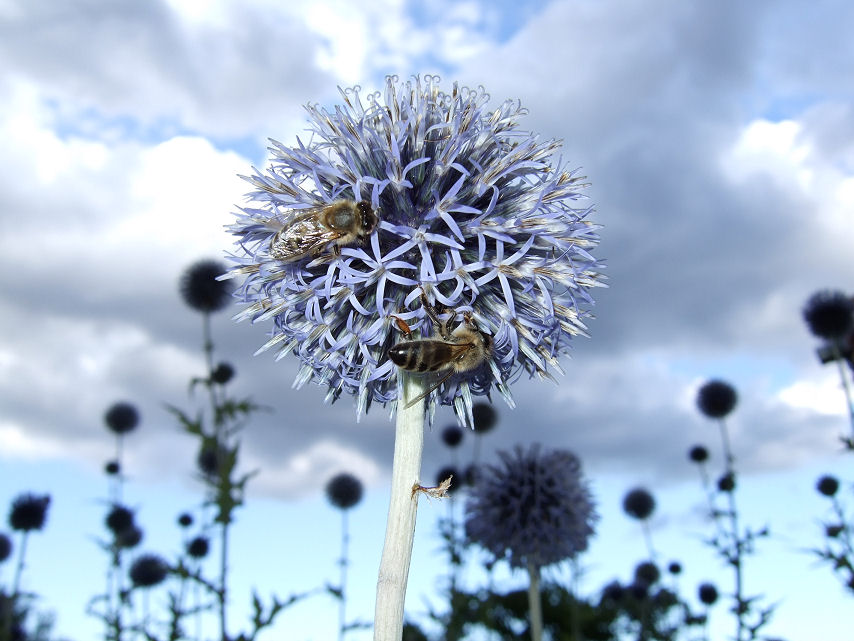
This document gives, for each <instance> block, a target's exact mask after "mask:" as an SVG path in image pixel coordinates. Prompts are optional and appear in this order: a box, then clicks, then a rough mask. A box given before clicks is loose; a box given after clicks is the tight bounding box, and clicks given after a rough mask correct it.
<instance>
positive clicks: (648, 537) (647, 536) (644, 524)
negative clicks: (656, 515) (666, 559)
mask: <svg viewBox="0 0 854 641" xmlns="http://www.w3.org/2000/svg"><path fill="white" fill-rule="evenodd" d="M641 530H643V540H644V541H645V542H646V550H647V552H648V553H649V560H650V561H655V557H656V554H655V548H654V547H653V545H652V528H651V527H650V525H649V518H645V519H643V520H642V521H641Z"/></svg>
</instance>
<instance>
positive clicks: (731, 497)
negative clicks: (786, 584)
mask: <svg viewBox="0 0 854 641" xmlns="http://www.w3.org/2000/svg"><path fill="white" fill-rule="evenodd" d="M718 423H719V425H720V428H721V440H722V441H723V447H724V455H725V456H726V471H727V474H731V475H732V478H733V482H735V470H734V469H733V467H734V463H735V457H734V456H733V454H732V448H731V447H730V441H729V433H728V431H727V428H726V423H725V422H724V420H723V419H722V418H721V419H720V420H719V422H718ZM725 494H726V495H727V501H728V504H729V510H728V514H727V516H728V517H729V525H730V537H731V538H730V543H731V545H732V547H731V548H730V550H729V563H730V565H732V568H733V573H734V575H735V576H734V579H735V607H736V610H735V615H736V635H735V638H736V641H741V639H742V635H743V634H744V632H743V631H744V614H745V611H744V610H745V605H746V604H745V602H744V596H743V589H744V577H743V575H742V567H741V557H742V542H741V533H740V531H739V524H738V509H737V508H736V504H735V488H733V489H731V490H729V491H728V492H725Z"/></svg>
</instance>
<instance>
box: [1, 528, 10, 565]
mask: <svg viewBox="0 0 854 641" xmlns="http://www.w3.org/2000/svg"><path fill="white" fill-rule="evenodd" d="M11 554H12V539H10V538H9V535H7V534H3V533H2V532H0V563H3V561H5V560H6V559H8V558H9V556H10V555H11Z"/></svg>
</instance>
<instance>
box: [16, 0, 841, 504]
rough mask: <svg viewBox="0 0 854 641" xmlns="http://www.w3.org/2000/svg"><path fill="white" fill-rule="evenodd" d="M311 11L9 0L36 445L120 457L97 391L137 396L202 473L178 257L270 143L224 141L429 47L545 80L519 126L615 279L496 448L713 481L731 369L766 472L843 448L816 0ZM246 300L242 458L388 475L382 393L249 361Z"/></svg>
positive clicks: (21, 271) (28, 428)
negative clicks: (548, 143) (817, 332)
mask: <svg viewBox="0 0 854 641" xmlns="http://www.w3.org/2000/svg"><path fill="white" fill-rule="evenodd" d="M309 4H310V3H300V2H295V3H288V4H285V5H283V4H282V3H277V2H269V3H262V2H258V3H251V4H249V5H242V6H241V8H240V10H239V14H238V13H237V11H238V10H237V8H236V7H235V6H234V5H232V4H230V3H221V2H201V1H200V2H197V3H195V4H186V3H172V4H166V3H147V4H145V5H141V4H138V3H130V2H119V3H99V2H94V1H90V2H83V1H82V0H81V1H78V2H76V3H74V4H71V5H69V4H68V3H66V4H61V5H60V4H55V3H49V2H44V1H41V2H33V3H28V4H27V6H26V7H23V5H22V6H21V7H18V14H17V15H11V16H10V15H9V11H11V10H10V9H8V8H7V9H6V13H5V14H4V16H3V21H2V23H0V54H1V55H0V60H3V61H4V62H3V63H0V73H2V80H0V97H2V101H0V114H2V115H1V116H0V136H2V138H3V140H4V148H3V149H2V150H0V207H2V211H3V212H4V215H3V217H2V219H0V231H2V234H0V269H2V270H3V272H4V273H6V274H14V277H13V278H7V279H5V280H4V284H3V289H2V300H0V322H2V324H3V327H4V328H9V329H7V330H5V331H4V335H3V336H0V403H2V404H3V406H4V408H5V412H4V414H5V416H4V420H5V421H6V422H5V424H4V428H3V429H4V430H6V432H4V433H5V434H7V435H10V436H9V438H10V439H13V440H12V442H15V443H17V444H18V445H16V450H15V451H16V452H19V453H21V455H24V453H26V452H29V453H33V452H38V451H44V452H47V453H55V452H59V451H69V450H70V449H71V450H73V451H74V452H75V454H73V456H78V457H82V458H84V459H86V460H87V461H92V463H93V464H97V465H100V464H101V463H102V461H103V458H104V457H106V456H109V455H110V452H111V447H112V445H111V441H110V440H109V438H108V437H109V435H108V434H106V432H105V430H104V428H103V426H102V425H101V420H102V415H103V411H104V410H105V409H106V408H107V406H108V405H109V404H110V403H112V402H113V401H115V400H120V399H126V400H131V401H133V402H135V403H138V404H139V406H140V409H141V410H142V414H143V423H142V425H141V427H140V431H139V434H135V435H134V436H133V438H135V439H137V441H136V443H137V445H136V447H135V448H134V453H133V456H134V457H136V458H135V459H134V461H133V462H134V464H138V465H139V466H140V468H143V467H149V468H151V469H154V470H156V472H154V473H155V474H162V475H179V476H183V475H185V474H186V472H187V470H186V464H185V463H183V461H184V460H185V458H186V457H185V455H187V454H188V453H189V455H190V456H192V452H191V445H190V443H189V441H182V440H180V439H178V440H179V445H176V446H174V447H172V446H170V447H169V448H168V452H167V454H166V455H164V454H163V452H164V448H163V444H164V443H171V442H172V440H174V439H175V438H176V433H178V432H179V430H178V427H177V426H176V424H175V421H174V419H173V418H172V417H170V415H169V414H168V413H167V412H166V411H165V410H164V408H163V404H164V403H172V404H175V405H178V406H181V407H183V408H195V407H199V406H203V403H202V402H201V401H200V399H199V398H197V397H189V396H187V394H186V393H185V390H186V385H187V382H188V379H189V378H190V377H191V376H197V375H200V374H201V373H202V372H203V360H202V353H201V334H200V328H201V321H200V319H199V317H198V316H197V315H196V314H194V313H193V312H192V311H190V310H189V309H187V308H186V307H185V306H184V305H183V304H182V302H181V301H180V298H179V296H178V293H177V282H178V277H179V276H180V273H181V271H182V270H183V269H184V268H185V267H187V266H188V265H189V264H190V263H191V262H192V261H194V260H196V259H197V258H201V257H209V256H213V257H216V256H221V255H222V253H223V251H224V250H226V249H227V248H228V247H229V246H230V245H231V242H232V240H231V238H230V237H229V236H228V235H227V234H226V232H225V231H224V230H223V226H224V225H226V224H228V223H230V222H231V215H230V211H231V210H232V209H233V207H234V206H235V205H239V204H240V203H241V202H242V195H243V193H244V192H245V191H246V186H245V184H244V183H242V181H240V180H239V179H238V178H237V177H236V174H238V173H247V172H248V171H249V169H250V165H251V164H252V163H253V162H255V163H258V162H260V158H254V157H253V158H248V157H246V155H245V154H240V153H235V152H233V151H227V150H226V148H227V147H228V146H229V144H232V143H233V141H232V143H229V142H228V140H227V139H229V138H240V137H248V138H251V139H253V140H255V139H257V138H260V137H261V136H264V135H272V136H274V137H277V138H281V139H283V140H284V141H285V142H287V141H288V138H289V136H292V135H293V134H295V133H297V132H300V131H301V130H302V129H304V123H303V121H302V116H301V115H300V108H299V105H301V104H303V103H304V102H306V101H308V100H318V101H329V100H332V99H333V98H334V94H333V92H334V87H335V85H336V84H337V83H339V82H344V83H349V82H360V83H361V84H363V85H364V86H365V89H366V90H368V89H369V88H371V87H372V86H376V79H377V78H378V77H379V76H380V75H381V74H382V73H385V72H388V71H395V72H398V73H400V75H402V76H405V75H408V74H409V73H410V72H413V71H420V70H423V69H424V67H429V66H435V67H437V68H444V69H445V70H446V71H447V73H445V74H444V75H445V76H446V80H447V81H450V80H452V79H454V78H459V79H461V80H462V81H465V82H468V83H471V84H475V85H477V84H483V85H484V86H485V87H486V88H487V89H488V90H489V91H490V92H491V94H492V96H493V98H494V99H495V100H499V99H503V98H504V97H508V98H517V97H518V98H521V99H522V100H523V103H524V104H525V105H526V106H528V107H529V108H530V116H528V118H527V119H526V120H525V121H524V122H523V125H524V126H528V127H530V128H531V129H534V130H537V131H540V132H542V133H543V135H544V136H550V137H559V138H563V139H564V141H565V160H566V161H567V162H569V163H570V165H571V166H573V167H574V166H576V165H583V166H584V171H585V173H586V174H587V175H588V176H589V177H590V180H591V183H592V186H591V188H590V190H589V191H590V196H591V201H592V202H593V203H595V204H596V206H597V209H598V213H597V214H596V216H595V220H596V221H597V222H601V223H602V224H603V225H604V229H603V230H602V237H603V243H602V246H601V248H600V249H599V250H598V251H597V256H602V257H604V258H606V259H607V262H608V265H609V267H608V269H607V274H608V276H609V279H610V289H608V290H599V291H597V292H596V300H597V305H596V308H595V312H596V314H597V318H596V319H595V320H593V321H592V322H591V323H590V333H591V338H590V339H579V340H578V341H577V342H576V343H577V344H576V347H575V351H574V358H573V359H571V360H570V361H568V362H567V363H565V364H564V365H565V369H566V371H567V375H566V377H564V378H563V379H560V383H559V385H558V386H555V385H552V384H550V383H542V382H539V381H527V380H523V381H520V382H519V384H518V385H516V386H515V388H514V395H515V396H516V400H517V403H518V409H517V410H515V411H510V410H507V409H505V408H504V407H503V406H502V405H501V404H500V403H499V404H498V408H499V411H500V412H501V422H500V424H499V427H498V429H496V431H495V432H494V433H490V434H489V435H487V436H486V437H484V438H483V441H482V454H483V456H484V457H486V456H488V454H489V451H490V450H491V449H494V448H503V449H508V448H511V447H512V446H513V445H514V444H515V443H516V442H519V441H523V440H541V441H544V442H547V443H549V444H552V445H554V446H563V447H570V448H572V449H575V450H576V451H578V452H579V454H581V455H582V456H583V457H584V458H585V460H586V461H589V466H590V467H591V468H594V469H601V470H608V471H621V470H624V469H627V467H629V466H631V467H632V469H635V470H637V473H638V474H639V475H646V477H647V478H670V479H672V478H674V477H677V476H681V475H682V474H690V473H691V471H690V469H689V468H688V467H687V463H686V461H685V453H686V451H687V448H688V447H689V446H690V445H692V444H693V443H695V442H697V441H698V440H702V439H704V438H708V439H709V440H710V441H712V440H713V439H714V438H717V435H716V434H715V432H714V427H713V426H708V425H706V424H705V421H703V420H702V419H701V418H700V417H699V415H698V413H697V411H696V410H695V408H694V406H693V398H694V394H695V393H696V388H697V387H698V385H699V384H700V383H701V382H703V381H704V380H706V379H707V378H711V377H713V376H714V377H723V378H726V379H729V380H731V381H732V382H733V383H734V384H735V385H736V387H737V388H738V390H739V396H740V398H741V399H742V401H741V403H740V405H739V408H738V410H737V413H736V415H735V416H734V417H733V422H732V429H733V433H734V438H735V440H736V442H737V446H738V450H739V451H740V452H743V454H742V455H741V456H742V458H741V459H740V460H741V461H743V462H744V464H745V466H747V467H748V468H752V469H760V468H761V469H768V468H774V467H782V466H785V465H787V464H797V463H798V462H799V461H803V460H806V458H807V457H810V456H813V455H815V454H816V453H817V452H819V451H822V448H824V451H826V448H827V447H831V448H832V447H834V446H835V445H836V444H835V443H834V441H835V439H836V437H837V436H838V432H839V431H840V430H841V429H842V428H844V425H843V426H842V427H840V423H843V424H844V417H842V416H840V413H839V411H837V412H836V413H832V412H830V413H828V412H827V411H825V407H827V408H829V407H832V401H833V394H832V391H831V390H830V388H826V387H825V383H822V382H816V383H813V384H814V385H819V386H822V390H824V392H822V394H826V396H827V406H825V405H824V404H816V403H807V402H806V399H809V398H811V397H812V396H814V397H815V399H818V398H824V396H823V395H819V394H818V393H817V392H816V391H815V390H812V389H808V385H809V384H808V383H805V382H804V381H816V380H818V378H819V377H818V376H817V375H816V370H815V363H814V354H813V349H814V345H813V341H812V339H811V338H810V337H809V334H808V332H807V331H806V329H805V327H804V326H803V322H802V320H801V316H800V309H801V306H802V305H803V303H804V302H805V300H806V298H807V297H808V296H809V294H811V293H812V292H813V291H814V290H816V289H819V288H822V287H826V286H838V287H841V288H843V289H844V288H847V287H850V283H849V282H847V281H845V274H847V273H849V272H850V269H849V266H850V259H849V255H850V247H848V245H850V242H848V238H849V237H850V233H848V232H849V231H850V206H851V203H852V201H854V187H852V185H854V149H853V148H852V145H851V144H850V138H851V137H850V136H846V135H845V134H846V132H848V131H849V130H850V127H851V124H850V121H851V118H850V107H848V106H847V105H848V102H846V101H845V100H843V99H842V98H841V97H840V91H841V90H839V89H834V88H833V87H831V86H830V85H829V84H828V83H826V82H825V81H824V80H816V81H815V82H814V83H812V81H810V79H809V76H808V74H807V73H806V70H807V69H809V68H811V67H812V66H814V65H815V64H816V63H815V62H809V64H807V63H806V62H805V63H804V64H803V65H800V66H795V67H791V68H789V67H787V66H786V64H784V63H785V61H786V60H789V61H791V60H793V59H794V57H795V54H794V53H792V52H798V51H799V52H801V55H806V52H807V51H808V48H807V45H808V44H809V43H814V44H815V43H817V44H818V46H819V49H820V52H819V53H817V54H816V55H817V56H824V57H826V58H827V68H828V69H830V70H839V69H841V68H842V63H841V60H842V59H843V58H844V56H845V55H846V53H845V51H846V50H847V45H846V48H843V49H840V51H839V52H838V53H837V52H836V51H835V50H834V49H832V48H831V47H829V46H824V45H821V44H820V43H818V41H819V40H820V39H821V38H820V37H819V36H817V35H812V36H807V35H801V36H799V38H798V40H797V42H795V43H794V44H793V45H792V47H793V48H792V49H791V51H789V50H788V49H787V50H786V51H787V52H788V53H786V54H785V55H782V52H781V50H780V49H781V47H782V48H784V49H785V42H784V39H783V38H782V35H783V34H786V33H791V29H792V25H793V24H794V22H787V20H788V21H794V20H795V13H796V12H795V10H794V7H795V5H794V4H787V5H785V10H780V11H777V10H774V11H772V10H771V9H770V5H768V4H764V3H750V4H745V3H734V2H730V3H718V4H714V5H696V4H686V3H679V2H672V1H665V0H658V1H657V2H655V3H653V4H652V5H649V4H646V5H644V6H643V7H641V6H640V5H637V6H635V5H631V4H625V5H623V6H621V8H620V10H619V11H616V10H615V9H614V7H613V5H608V4H602V3H576V2H573V3H568V2H553V3H551V4H549V5H548V6H546V7H544V8H542V9H541V10H540V11H539V13H525V14H524V15H525V18H526V20H527V21H526V22H524V23H520V24H519V25H517V26H515V27H514V28H512V29H511V28H508V27H507V26H506V25H505V24H504V22H502V21H505V22H506V14H504V13H501V12H500V10H498V9H495V10H493V9H490V6H491V4H490V3H487V4H486V5H480V6H479V5H475V4H470V3H465V4H456V3H443V4H441V5H439V6H438V7H435V6H434V5H429V6H424V7H421V6H415V5H414V4H409V3H402V2H394V1H392V0H388V1H387V2H383V3H374V4H370V3H369V4H367V5H360V6H358V7H357V8H356V5H352V4H350V3H334V2H333V3H325V4H322V5H319V6H316V5H314V4H311V8H309ZM483 6H486V8H487V9H488V11H487V12H486V13H482V12H481V13H479V12H478V11H475V9H476V8H478V7H480V8H482V7H483ZM538 9H539V5H538ZM820 9H821V11H824V12H825V13H827V12H828V11H829V9H828V7H827V5H824V4H822V5H821V6H820ZM529 10H530V6H529V8H528V9H520V11H522V12H528V11H529ZM425 12H426V14H425V15H422V13H425ZM427 18H429V21H428V20H427ZM823 20H825V21H827V22H833V20H830V18H829V17H828V16H825V18H823ZM834 29H835V30H833V31H832V33H838V29H836V28H834ZM772 42H773V43H775V44H773V46H772V45H771V44H770V43H772ZM778 54H779V56H778ZM775 56H776V57H775ZM778 87H780V89H778ZM849 102H850V101H849ZM772 107H773V109H772ZM783 111H785V112H786V113H782V112H783ZM772 112H774V113H772ZM777 112H780V113H777ZM232 146H234V145H233V144H232ZM228 316H229V314H228V313H224V314H221V315H218V316H217V317H215V318H214V335H215V342H216V349H217V352H216V353H217V357H218V358H222V359H226V360H229V361H230V362H232V363H233V364H234V365H235V366H236V368H237V372H238V376H237V379H236V382H235V384H234V393H235V394H236V395H237V396H239V397H244V396H251V397H252V398H253V399H254V400H255V401H256V402H258V403H260V404H261V405H265V406H269V407H270V411H262V412H260V413H258V414H257V415H256V416H255V417H254V418H253V420H252V421H251V423H250V424H249V425H248V426H247V428H246V429H245V430H244V432H243V436H242V437H243V439H244V443H245V452H246V456H247V465H248V464H249V463H251V465H248V468H247V469H249V468H251V467H256V466H257V467H259V468H261V469H263V470H275V471H274V472H273V471H271V472H270V473H269V476H264V477H263V483H262V484H263V487H264V491H268V492H271V493H279V494H287V495H299V494H301V493H304V492H306V491H311V490H312V489H314V490H316V489H318V488H319V487H321V486H322V484H323V483H324V482H325V480H326V477H327V476H328V475H329V474H331V473H332V472H333V471H338V470H339V469H344V468H345V467H348V466H355V467H358V468H359V469H362V470H365V474H366V482H367V483H372V482H378V481H377V479H379V478H381V475H382V474H383V470H384V469H386V468H387V466H388V465H389V462H390V460H391V451H392V444H393V436H392V434H393V424H392V423H390V422H389V420H388V418H387V411H386V410H385V409H384V408H382V407H375V408H373V409H372V410H371V412H370V414H369V415H368V416H367V417H365V418H363V419H362V420H361V422H360V423H358V424H357V423H356V420H355V410H354V407H353V405H352V403H351V399H342V400H341V401H340V402H338V403H336V404H335V405H333V406H331V407H329V406H323V404H322V399H323V395H324V391H323V390H322V389H320V388H319V387H317V386H314V385H311V384H310V385H307V386H306V387H305V388H303V389H301V390H293V389H292V388H291V383H292V381H293V378H294V376H295V373H296V364H295V363H294V362H293V361H294V359H284V360H283V361H281V362H278V363H276V362H273V358H272V357H271V356H270V355H269V354H262V355H260V356H257V357H253V356H252V353H253V352H254V351H255V349H257V348H258V347H260V345H261V344H263V342H264V341H265V340H266V336H265V332H266V330H267V327H260V326H258V327H255V326H251V325H248V324H242V325H237V326H235V325H234V324H233V323H232V322H231V321H230V319H229V318H228ZM841 403H842V401H841V400H840V404H841ZM451 421H452V417H451V415H450V414H449V413H446V411H445V410H441V411H440V412H439V413H438V414H437V418H436V422H435V426H434V429H433V431H432V432H430V433H428V435H427V437H426V452H425V463H424V477H425V478H427V479H431V480H432V478H433V474H434V472H435V470H436V469H438V467H439V466H441V465H444V464H445V463H447V462H448V457H449V456H450V453H449V452H448V451H447V450H446V449H444V446H443V445H442V444H441V440H440V438H439V435H440V434H441V428H442V427H444V425H446V424H447V423H449V422H451ZM522 423H524V427H522ZM704 430H705V432H704ZM13 437H14V438H13ZM473 440H474V439H468V438H467V440H466V442H465V443H464V446H463V447H464V448H470V447H472V445H471V442H472V441H473ZM69 445H73V448H69V447H68V446H69ZM461 451H462V450H461ZM468 451H471V450H468ZM182 457H184V458H182ZM266 474H267V473H266V472H265V475H266ZM258 480H259V483H261V482H262V478H261V477H259V479H258Z"/></svg>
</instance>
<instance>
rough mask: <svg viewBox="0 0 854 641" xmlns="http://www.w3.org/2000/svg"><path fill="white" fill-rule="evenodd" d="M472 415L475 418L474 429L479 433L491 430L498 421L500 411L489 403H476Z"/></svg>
mask: <svg viewBox="0 0 854 641" xmlns="http://www.w3.org/2000/svg"><path fill="white" fill-rule="evenodd" d="M471 415H472V418H473V420H474V425H473V427H474V431H475V432H477V433H478V434H486V433H487V432H491V431H492V429H493V428H494V427H495V425H496V424H497V423H498V412H496V411H495V408H494V407H492V405H491V404H489V403H475V404H474V406H472V408H471Z"/></svg>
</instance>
